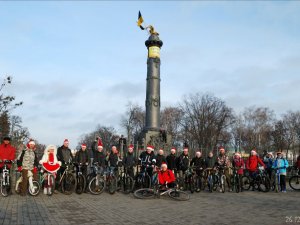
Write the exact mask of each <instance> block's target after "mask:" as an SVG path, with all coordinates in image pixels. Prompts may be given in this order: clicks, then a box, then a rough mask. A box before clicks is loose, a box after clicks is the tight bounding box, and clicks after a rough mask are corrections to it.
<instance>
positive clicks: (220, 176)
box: [213, 166, 226, 193]
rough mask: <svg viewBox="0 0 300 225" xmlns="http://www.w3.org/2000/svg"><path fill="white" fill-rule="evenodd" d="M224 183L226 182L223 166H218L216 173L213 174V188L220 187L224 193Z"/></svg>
mask: <svg viewBox="0 0 300 225" xmlns="http://www.w3.org/2000/svg"><path fill="white" fill-rule="evenodd" d="M225 183H226V176H225V166H218V167H217V173H216V175H215V182H214V187H213V189H214V190H217V188H218V187H219V188H220V192H222V193H225Z"/></svg>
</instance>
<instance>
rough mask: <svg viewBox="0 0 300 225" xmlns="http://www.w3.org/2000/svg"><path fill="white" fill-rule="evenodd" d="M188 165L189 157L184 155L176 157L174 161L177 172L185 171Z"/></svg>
mask: <svg viewBox="0 0 300 225" xmlns="http://www.w3.org/2000/svg"><path fill="white" fill-rule="evenodd" d="M189 164H190V157H189V156H188V155H184V154H183V153H182V154H181V155H180V156H178V157H177V159H176V167H177V170H183V171H185V170H187V169H188V168H189Z"/></svg>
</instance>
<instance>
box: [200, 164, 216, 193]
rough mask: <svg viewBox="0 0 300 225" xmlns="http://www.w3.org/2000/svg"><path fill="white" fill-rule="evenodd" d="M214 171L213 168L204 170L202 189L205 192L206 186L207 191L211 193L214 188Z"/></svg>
mask: <svg viewBox="0 0 300 225" xmlns="http://www.w3.org/2000/svg"><path fill="white" fill-rule="evenodd" d="M215 173H216V169H215V168H206V169H205V170H204V174H206V175H205V177H206V178H205V179H204V189H203V190H205V186H206V185H207V187H208V191H209V192H213V189H214V186H215V181H216V178H215V177H216V175H215Z"/></svg>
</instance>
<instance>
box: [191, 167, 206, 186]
mask: <svg viewBox="0 0 300 225" xmlns="http://www.w3.org/2000/svg"><path fill="white" fill-rule="evenodd" d="M193 170H195V175H194V181H195V191H196V192H200V191H201V190H204V189H205V179H204V177H205V176H204V173H205V170H204V169H203V168H199V167H193Z"/></svg>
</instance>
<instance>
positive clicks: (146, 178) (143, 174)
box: [135, 165, 151, 189]
mask: <svg viewBox="0 0 300 225" xmlns="http://www.w3.org/2000/svg"><path fill="white" fill-rule="evenodd" d="M149 167H150V165H142V167H141V171H140V172H139V174H138V175H137V176H136V182H135V184H136V185H135V186H136V189H140V188H150V187H151V177H150V175H149V174H148V172H147V168H149Z"/></svg>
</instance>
